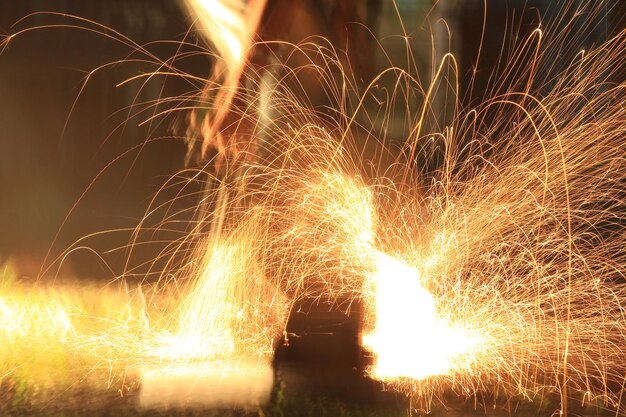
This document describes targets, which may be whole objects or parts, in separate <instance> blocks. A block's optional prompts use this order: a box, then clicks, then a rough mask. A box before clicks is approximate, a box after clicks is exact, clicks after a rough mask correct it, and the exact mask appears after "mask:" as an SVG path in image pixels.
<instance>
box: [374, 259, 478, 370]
mask: <svg viewBox="0 0 626 417" xmlns="http://www.w3.org/2000/svg"><path fill="white" fill-rule="evenodd" d="M370 279H371V280H372V283H371V285H372V286H373V287H374V294H373V298H374V301H373V306H374V309H375V312H374V315H375V317H376V319H375V323H374V329H373V331H372V333H369V334H366V335H364V336H363V343H364V345H365V347H366V348H368V349H370V350H371V351H372V352H373V353H374V354H375V364H374V366H373V369H372V370H371V372H372V374H373V376H374V377H376V378H379V379H383V380H391V379H393V378H401V377H405V378H413V379H418V380H420V379H424V378H427V377H429V376H434V375H443V374H447V373H448V372H449V371H450V370H451V369H452V368H453V367H454V365H455V359H457V358H458V357H460V356H462V355H468V354H470V352H471V349H473V348H475V347H476V345H477V342H478V341H477V340H475V339H472V338H471V337H470V336H469V335H468V334H466V332H464V331H463V330H462V329H460V328H455V327H454V326H451V324H450V323H447V322H446V321H445V320H443V319H442V318H440V317H438V314H437V311H436V306H435V300H434V299H433V296H432V294H430V293H429V292H428V291H427V290H426V289H425V288H424V287H423V286H422V284H421V278H420V275H419V272H418V271H417V269H415V268H412V267H410V266H408V265H406V264H405V263H403V262H401V261H399V260H397V259H394V258H392V257H391V256H389V255H385V254H383V253H377V254H376V266H375V272H374V274H373V276H372V277H371V278H370Z"/></svg>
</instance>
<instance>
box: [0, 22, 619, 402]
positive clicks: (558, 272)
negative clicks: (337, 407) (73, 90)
mask: <svg viewBox="0 0 626 417" xmlns="http://www.w3.org/2000/svg"><path fill="white" fill-rule="evenodd" d="M245 33H246V35H245V36H244V38H246V39H247V40H245V42H250V40H249V32H245ZM548 35H549V32H547V33H546V32H544V31H543V30H540V29H538V30H537V31H535V32H533V34H532V35H531V37H530V38H529V39H528V40H525V41H526V42H525V43H523V44H522V45H521V46H519V47H518V48H513V50H514V51H516V54H515V55H513V58H511V59H509V60H507V61H505V62H503V63H502V66H503V67H504V70H503V71H502V75H501V77H500V78H498V77H495V78H494V79H495V80H496V81H495V82H494V83H493V88H492V90H491V93H492V94H491V98H488V99H486V100H484V101H483V103H482V104H480V105H477V106H475V107H471V108H467V109H462V108H461V106H460V105H458V104H459V103H456V102H455V103H453V104H454V105H455V107H457V108H458V109H457V113H456V117H455V118H454V120H453V121H451V122H449V123H446V124H445V125H443V126H440V125H439V123H436V122H431V121H430V119H431V118H433V117H434V116H433V113H435V110H434V109H433V108H434V104H433V103H434V102H435V101H436V95H437V90H438V88H439V86H441V85H443V84H451V85H454V84H455V83H454V82H451V80H450V79H448V78H445V77H444V73H445V72H446V71H444V69H447V68H448V67H450V68H454V64H455V62H454V57H453V56H452V55H446V56H445V57H444V58H443V61H442V62H441V65H440V66H439V67H438V68H435V70H434V71H433V77H432V78H433V81H432V83H431V85H430V86H423V85H421V84H420V83H419V82H418V81H417V80H418V77H416V76H413V75H412V74H410V73H409V72H407V71H403V70H402V69H400V68H395V67H394V68H391V69H388V70H386V71H383V72H382V73H381V74H380V75H379V76H378V77H376V78H375V79H374V80H373V81H372V82H371V83H370V84H369V86H368V88H367V89H366V91H365V92H364V93H362V94H360V93H359V94H357V93H356V92H355V91H353V90H352V89H353V86H354V85H355V82H354V80H351V79H349V78H348V77H349V76H348V75H347V74H348V72H346V71H342V70H341V65H340V64H339V60H338V59H337V57H336V56H335V55H333V53H332V48H331V47H330V45H328V44H325V43H323V42H320V43H312V42H311V43H304V44H301V45H298V46H297V47H295V48H294V52H293V53H294V54H301V55H302V56H303V57H304V59H303V60H304V61H308V63H307V64H306V69H307V70H309V71H317V72H318V73H319V79H320V80H321V83H322V86H321V87H320V88H321V90H323V91H324V92H326V93H327V95H328V101H329V103H330V104H329V105H328V106H327V107H328V108H331V109H333V110H332V111H318V110H319V109H311V108H310V107H309V106H307V103H306V98H305V97H299V96H298V95H297V94H295V93H294V91H293V90H291V89H290V88H289V85H291V82H292V81H293V79H291V77H295V75H294V74H297V73H298V69H302V68H296V69H293V68H285V67H284V66H281V65H278V64H277V65H276V68H274V70H276V72H275V74H277V75H276V78H277V80H276V82H275V83H274V89H273V91H272V94H271V97H263V99H262V100H261V98H260V97H259V93H258V89H255V88H241V87H237V88H236V89H235V88H233V85H231V84H230V83H227V84H228V85H227V87H226V88H230V90H229V91H230V92H229V93H228V94H229V95H231V94H234V95H236V99H237V101H238V102H241V103H246V106H245V109H241V108H238V107H236V106H232V107H228V106H227V107H228V109H227V110H228V112H230V114H231V116H232V115H236V118H237V120H239V122H240V123H238V124H237V126H246V129H247V128H248V127H249V126H254V129H253V133H252V134H250V132H249V131H245V132H244V131H243V128H242V131H237V129H236V128H235V131H234V132H232V131H231V130H232V127H229V128H228V129H229V134H231V135H235V136H237V135H240V136H241V135H251V136H252V137H255V135H260V134H263V135H264V136H265V137H268V138H272V140H271V141H266V142H263V143H259V144H258V147H259V149H257V146H256V145H255V147H253V148H255V150H254V154H253V155H245V156H246V157H242V158H240V159H238V161H237V163H236V164H233V165H231V166H228V167H226V168H224V170H225V173H223V174H220V175H219V178H218V175H216V174H215V173H214V172H213V170H212V169H210V168H213V167H212V166H210V164H207V167H205V168H204V169H200V170H190V171H189V172H191V175H188V173H187V177H186V178H189V177H191V178H192V179H191V180H188V181H187V180H183V181H182V186H181V188H182V191H181V192H180V195H184V194H185V191H184V190H185V188H186V187H187V186H189V183H190V182H192V181H193V180H194V179H196V178H198V177H200V176H201V177H202V178H207V177H208V178H209V180H207V182H208V183H210V184H212V185H214V186H212V187H207V188H208V190H207V191H206V193H204V194H203V195H202V199H203V201H202V203H201V206H202V207H203V208H204V209H206V210H198V213H196V214H198V216H196V220H195V221H194V222H191V223H190V226H189V229H188V230H187V231H186V232H185V233H184V236H183V237H182V238H181V239H180V240H178V241H176V242H174V243H172V244H171V245H170V246H168V247H167V249H166V250H164V251H163V252H162V258H163V259H165V260H166V262H165V263H166V264H167V266H168V268H167V270H166V271H164V272H163V273H162V274H161V278H162V279H161V280H160V281H159V282H158V283H156V284H154V286H155V291H154V292H153V295H152V296H151V297H152V298H150V300H151V301H150V302H148V303H146V304H147V305H150V304H151V302H152V301H153V300H158V299H160V298H167V295H166V294H167V288H170V287H174V288H176V291H180V292H181V293H183V294H185V295H184V296H182V297H179V298H177V299H176V301H177V302H180V307H179V308H174V309H169V310H168V309H165V310H160V311H158V312H154V313H152V314H150V312H149V309H148V310H146V309H143V310H142V311H143V312H142V313H141V315H142V317H143V316H145V317H146V319H145V320H144V321H142V325H141V326H140V328H141V329H142V330H141V332H135V334H140V335H141V336H140V337H137V336H135V337H127V336H128V335H129V334H132V333H133V332H132V331H130V330H129V329H128V328H123V330H122V331H121V332H120V333H118V334H119V335H124V337H119V336H117V337H115V336H113V334H114V333H113V332H105V333H103V335H106V337H105V336H103V335H101V336H99V337H97V338H96V337H91V338H88V339H87V342H85V341H84V340H83V342H81V343H80V346H82V347H83V348H84V347H89V346H91V348H90V349H95V347H99V346H102V345H104V344H107V345H111V346H114V347H115V349H119V348H121V347H122V346H123V347H124V349H125V350H126V351H128V352H132V355H130V357H127V358H128V359H126V360H125V364H126V366H127V367H128V368H131V369H136V370H137V369H138V370H139V371H140V373H141V374H142V376H143V379H144V383H145V384H144V388H145V390H144V391H142V396H143V400H142V401H144V403H145V404H146V405H151V404H156V405H168V404H171V403H176V402H187V403H188V402H198V401H200V399H199V398H200V397H201V396H205V398H207V397H206V392H208V391H210V390H211V389H213V388H214V387H216V386H219V385H220V384H222V385H221V386H222V388H223V390H221V391H220V390H216V391H215V392H214V396H210V395H209V396H208V400H207V401H208V403H210V404H213V405H224V404H230V405H232V404H234V403H241V402H244V400H243V399H242V398H247V399H252V401H251V402H252V403H258V402H262V401H263V400H265V399H266V398H267V397H268V393H269V386H270V385H271V383H272V378H271V376H270V374H271V373H270V369H269V364H270V361H271V355H272V352H273V349H274V341H275V340H276V338H277V337H278V336H279V335H280V334H281V333H282V332H283V331H284V330H285V326H286V319H287V316H288V314H289V311H290V309H291V308H292V307H293V306H294V305H296V304H298V303H299V302H301V301H302V300H311V299H312V300H315V301H317V302H319V303H324V304H328V305H329V306H333V308H339V309H343V310H345V311H347V310H349V309H350V308H351V306H352V304H353V303H354V302H355V301H356V300H360V301H362V302H363V303H364V313H363V323H362V328H363V332H362V342H363V346H364V348H365V349H366V350H369V353H370V354H371V356H372V359H373V365H372V367H371V368H370V369H369V370H368V373H369V375H370V376H371V377H372V378H375V379H379V380H381V381H383V382H384V383H385V384H387V385H389V386H391V387H393V388H394V389H397V390H400V391H403V392H406V393H408V394H409V395H411V396H412V397H413V398H415V399H416V400H417V402H416V403H415V404H419V406H424V407H426V408H428V406H429V403H430V402H431V401H432V399H433V398H436V397H440V395H439V394H441V393H442V392H453V393H455V394H457V395H459V396H467V397H469V396H480V395H482V394H483V393H492V394H494V397H497V396H498V394H500V393H504V396H506V397H507V398H510V397H515V396H519V397H522V398H526V399H531V400H532V399H534V398H537V397H540V396H542V395H545V394H548V393H558V394H559V395H560V396H561V403H562V404H561V411H562V412H563V413H564V414H567V411H568V410H567V404H568V401H570V400H571V399H576V400H577V401H580V402H581V403H593V402H595V401H596V400H599V401H600V402H601V403H602V404H603V406H605V407H608V408H611V409H613V410H617V412H618V413H619V412H621V411H623V408H621V407H622V405H621V401H622V396H623V386H624V383H625V376H626V348H624V346H626V324H625V323H626V320H625V317H624V314H625V306H624V303H625V302H626V301H625V300H626V284H625V282H624V276H623V271H624V264H625V259H624V253H623V247H624V244H625V243H626V242H625V241H624V230H623V223H624V212H625V209H626V206H625V205H624V196H625V195H624V185H625V184H626V178H625V177H624V176H625V175H626V161H625V160H624V151H625V146H626V142H625V138H626V132H625V129H624V125H625V121H626V108H625V107H624V99H625V94H626V90H625V89H624V80H623V75H622V74H623V73H624V60H625V59H626V58H625V57H626V55H625V52H626V51H625V49H626V32H621V33H619V34H617V35H616V36H615V37H613V38H612V39H609V40H608V41H607V42H606V43H604V44H602V45H600V46H598V47H596V48H594V49H593V50H589V51H584V52H581V53H580V54H579V55H576V56H575V57H574V58H573V59H572V61H570V62H567V66H566V70H564V71H562V72H560V73H559V74H558V76H556V75H555V74H551V73H548V74H547V75H545V74H544V75H543V76H541V77H540V76H538V75H537V70H536V68H539V67H541V66H542V64H543V65H544V66H545V65H546V64H545V61H546V60H550V59H552V56H551V55H550V48H548V46H554V45H559V44H562V43H563V42H564V39H566V38H565V37H563V38H559V37H556V38H554V40H553V41H551V42H546V41H545V39H544V38H545V37H546V36H548ZM534 40H543V41H542V42H538V41H537V42H536V43H534ZM245 42H244V43H242V44H241V45H248V43H245ZM241 48H243V49H242V50H245V48H246V47H245V46H241ZM231 49H232V47H231ZM233 53H234V52H233ZM244 55H245V53H243V55H242V53H241V52H237V57H241V56H244ZM225 56H226V54H225ZM232 61H233V62H234V63H237V64H238V65H245V63H244V64H241V58H236V57H235V58H232ZM548 67H550V68H552V66H550V65H548ZM238 68H239V67H238ZM251 71H252V70H251ZM231 72H235V73H237V74H238V75H237V77H236V78H235V79H236V81H233V83H239V77H244V76H245V71H244V70H233V71H231ZM270 73H271V72H270ZM180 75H181V76H183V77H186V75H185V74H180ZM189 78H193V77H191V76H189ZM252 79H253V81H256V80H255V79H254V77H252ZM389 79H391V81H392V82H391V83H390V84H392V85H395V86H396V88H398V89H401V88H404V90H403V91H394V94H392V95H391V96H392V97H409V96H411V95H414V96H416V97H418V98H419V101H420V103H421V104H420V106H421V107H420V108H418V109H417V111H416V112H415V116H414V117H413V116H412V115H409V117H408V118H407V119H408V120H409V121H410V123H409V126H408V129H406V131H408V132H410V135H409V137H407V138H406V140H404V141H403V143H404V146H403V147H402V148H401V149H399V150H397V151H394V147H393V146H392V144H391V143H390V141H388V140H383V139H381V140H374V139H368V140H367V141H366V140H365V139H363V138H370V137H372V136H376V134H378V133H380V135H381V137H384V135H383V133H382V132H385V130H386V128H387V127H388V123H389V122H388V120H387V119H386V116H382V117H383V119H384V120H382V121H381V120H379V119H377V117H376V114H383V115H386V114H387V111H392V110H393V109H394V106H395V105H396V104H397V103H395V102H393V101H388V102H384V101H383V104H382V106H383V107H385V106H386V108H385V109H383V110H377V111H376V114H372V113H371V112H368V111H367V109H366V107H365V105H364V103H365V102H366V101H367V100H369V99H376V101H377V102H380V100H379V99H378V98H379V97H378V96H377V93H378V91H377V90H376V86H377V85H378V84H382V83H383V82H384V81H385V80H389ZM498 80H499V81H500V82H498ZM400 93H402V94H400ZM351 97H358V99H357V100H356V101H355V103H352V102H351ZM195 99H196V100H197V101H193V99H192V102H191V103H190V105H189V106H186V107H196V108H199V109H200V110H203V111H207V112H211V111H212V112H217V113H219V112H224V111H225V110H224V108H225V107H224V106H223V102H220V104H218V105H217V106H218V107H217V109H216V108H211V107H210V106H209V108H206V106H208V105H207V104H206V101H205V100H204V99H203V98H202V94H200V95H198V96H196V97H195ZM232 100H233V98H232V97H231V98H230V99H229V103H230V102H232ZM390 100H391V99H390ZM267 106H270V107H271V109H270V110H271V112H270V113H271V114H274V115H275V117H273V118H272V119H271V120H266V121H265V122H264V125H263V126H260V125H259V124H258V123H256V122H257V121H258V119H259V114H260V113H263V112H268V109H267ZM407 107H409V106H407ZM179 110H180V108H178V107H176V106H175V107H174V108H173V109H171V110H167V111H165V112H164V113H167V112H170V111H171V112H175V111H179ZM217 113H215V114H217ZM220 117H221V116H220ZM209 119H210V118H209ZM210 120H216V119H210ZM220 120H221V119H220ZM211 129H218V130H219V129H224V130H225V128H223V127H220V123H215V124H214V125H212V126H211ZM255 129H256V130H255ZM261 129H262V130H263V132H260V131H259V130H261ZM208 132H209V133H206V134H207V135H209V134H210V135H211V136H215V137H216V136H217V135H219V132H215V131H214V130H209V131H208ZM365 142H367V143H365ZM239 151H241V150H239ZM241 152H242V153H244V154H245V153H251V152H252V151H251V150H249V149H246V150H244V151H241ZM165 206H167V203H165V204H163V205H159V204H157V203H154V205H153V206H152V207H151V208H150V209H149V210H148V211H147V213H146V218H145V219H144V221H143V222H142V225H141V226H140V227H139V228H138V230H140V229H141V228H144V227H146V228H147V230H152V229H151V228H150V227H147V226H146V224H147V223H148V222H149V220H151V219H152V218H154V217H157V215H158V214H161V212H160V211H159V209H161V208H163V207H165ZM165 210H167V209H165ZM182 214H185V213H169V212H168V213H167V215H166V216H163V218H164V219H165V220H158V222H159V225H158V226H159V227H162V228H167V226H168V222H176V221H177V216H181V215H182ZM207 224H208V225H210V227H209V228H207V227H205V226H206V225H207ZM207 229H209V232H207ZM133 243H135V242H133ZM170 274H171V275H173V276H175V279H168V278H167V277H169V276H170ZM145 285H147V283H146V284H145ZM2 300H4V301H3V303H4V304H0V312H1V313H2V314H5V315H6V314H13V313H12V312H13V311H14V309H15V307H12V306H10V305H9V301H7V300H5V299H4V298H3V299H2ZM64 308H65V307H63V309H61V310H54V309H53V310H51V311H53V312H52V313H51V315H49V316H47V317H48V318H46V320H52V321H53V322H54V323H56V327H55V328H57V329H59V332H60V333H59V334H57V333H54V335H53V336H52V337H54V338H55V340H56V339H59V338H60V339H63V338H66V337H68V334H71V335H72V338H75V337H77V336H76V334H77V333H76V332H75V330H72V329H73V327H68V326H67V323H68V321H67V319H66V318H67V316H66V313H65V310H64ZM64 317H65V318H64ZM33 320H35V319H33ZM70 323H71V321H70ZM18 327H22V325H20V326H18ZM115 328H116V329H120V327H119V326H116V327H115ZM63 329H65V330H63ZM8 331H9V330H7V332H8ZM81 334H82V333H81ZM33 337H34V338H36V337H41V336H39V335H37V336H33ZM121 339H123V340H121ZM101 355H102V356H100V358H101V360H102V359H104V358H109V357H110V356H111V355H110V353H106V352H104V353H102V354H101ZM251 375H252V376H254V377H250V376H251ZM242 379H245V380H246V381H247V382H250V381H252V382H250V383H249V384H247V385H246V386H245V387H243V388H242V389H241V390H239V391H234V390H232V389H231V384H238V383H239V382H240V381H241V380H242ZM160 380H163V381H164V382H159V381H160ZM255 381H256V382H258V384H257V383H256V382H255ZM172 382H174V383H176V384H179V385H181V386H183V385H184V386H186V387H189V386H192V387H193V386H194V385H197V386H199V387H200V388H198V389H197V390H196V389H195V388H194V389H192V390H189V391H188V394H187V396H184V395H181V394H180V392H179V391H168V390H167V386H166V385H167V384H168V383H172ZM441 397H442V398H443V396H441Z"/></svg>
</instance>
